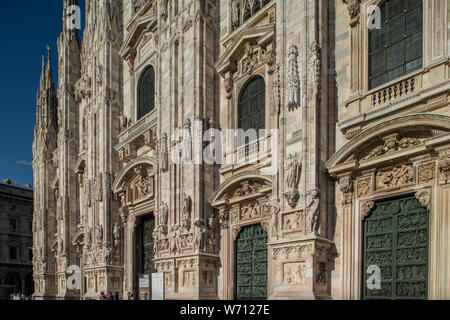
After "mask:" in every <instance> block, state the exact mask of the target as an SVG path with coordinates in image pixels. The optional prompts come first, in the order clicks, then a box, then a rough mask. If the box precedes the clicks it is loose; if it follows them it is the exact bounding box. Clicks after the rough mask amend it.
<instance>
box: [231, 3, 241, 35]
mask: <svg viewBox="0 0 450 320" xmlns="http://www.w3.org/2000/svg"><path fill="white" fill-rule="evenodd" d="M240 5H241V0H231V21H232V24H233V29H236V28H238V27H239V25H240V21H241V18H240V14H239V13H240Z"/></svg>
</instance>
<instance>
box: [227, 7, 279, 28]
mask: <svg viewBox="0 0 450 320" xmlns="http://www.w3.org/2000/svg"><path fill="white" fill-rule="evenodd" d="M270 1H271V0H232V3H231V6H232V15H233V18H232V19H233V27H234V29H236V28H238V27H239V26H240V25H242V24H243V23H244V22H245V21H247V20H248V19H250V18H251V17H252V16H253V15H254V14H256V13H257V12H258V11H259V10H261V8H263V7H264V6H265V5H266V4H268V3H269V2H270Z"/></svg>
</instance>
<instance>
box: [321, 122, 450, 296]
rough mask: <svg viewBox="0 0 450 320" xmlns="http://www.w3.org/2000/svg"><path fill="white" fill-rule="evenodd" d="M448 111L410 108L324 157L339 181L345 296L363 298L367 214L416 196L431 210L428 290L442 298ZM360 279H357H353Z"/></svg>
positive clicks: (448, 197) (448, 196) (448, 195)
mask: <svg viewBox="0 0 450 320" xmlns="http://www.w3.org/2000/svg"><path fill="white" fill-rule="evenodd" d="M449 133H450V117H449V116H447V115H443V114H431V113H420V114H409V115H402V116H399V117H396V118H393V119H391V120H388V121H385V122H382V123H379V124H376V125H374V126H372V127H370V128H367V129H366V130H364V131H362V132H361V133H359V134H358V135H356V136H355V137H354V138H353V139H352V140H350V141H349V142H348V143H347V144H346V145H344V146H343V147H342V148H341V149H339V150H338V151H337V152H336V153H335V154H334V155H333V156H332V157H331V158H330V160H329V161H328V162H327V163H326V167H327V169H328V171H329V173H330V175H331V176H332V177H333V178H335V179H336V180H337V181H338V190H339V191H340V192H338V193H337V196H338V197H337V207H338V210H339V211H340V212H341V214H340V216H341V217H342V221H341V225H342V227H341V228H342V229H341V234H342V235H345V237H346V241H343V242H342V244H341V248H338V250H339V251H341V252H342V258H341V262H340V263H342V266H341V268H342V270H343V274H342V284H343V288H342V298H343V299H361V298H363V297H364V296H363V294H362V293H363V287H362V286H363V285H365V284H364V283H363V279H364V274H363V265H362V260H363V259H362V256H363V255H364V250H363V248H364V243H363V241H364V238H363V236H362V234H363V233H364V230H363V228H364V226H365V223H364V221H365V218H366V217H367V216H368V214H369V213H370V212H371V210H372V209H373V208H374V206H375V204H376V203H379V202H383V201H389V200H391V199H395V198H403V197H411V196H415V197H416V198H417V199H418V203H420V205H421V206H423V207H425V208H427V210H429V219H430V229H429V234H428V238H429V250H428V252H429V253H430V256H429V258H428V261H429V270H440V271H439V272H429V273H428V279H427V281H428V283H429V286H428V288H427V294H426V296H427V297H428V298H429V299H439V297H445V296H446V294H448V289H447V288H446V287H445V286H444V285H443V284H442V281H439V280H438V279H439V275H440V274H446V273H448V267H447V266H446V265H448V261H446V262H445V263H442V264H441V262H440V261H441V260H440V259H441V257H448V256H449V254H450V249H449V248H448V246H447V247H443V246H442V245H441V243H442V242H443V241H444V242H445V241H446V240H445V239H447V238H448V236H449V230H448V228H447V227H445V223H444V221H446V220H447V215H448V209H447V208H448V203H450V191H449V190H450V179H449V178H450V165H449V163H450V134H449ZM355 279H356V281H355Z"/></svg>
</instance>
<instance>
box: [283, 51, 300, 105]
mask: <svg viewBox="0 0 450 320" xmlns="http://www.w3.org/2000/svg"><path fill="white" fill-rule="evenodd" d="M297 58H298V49H297V46H295V45H291V47H290V48H289V56H288V70H287V84H286V89H287V103H286V105H287V108H288V110H289V111H292V110H295V109H297V108H298V107H299V106H300V103H301V101H300V76H299V72H298V63H297Z"/></svg>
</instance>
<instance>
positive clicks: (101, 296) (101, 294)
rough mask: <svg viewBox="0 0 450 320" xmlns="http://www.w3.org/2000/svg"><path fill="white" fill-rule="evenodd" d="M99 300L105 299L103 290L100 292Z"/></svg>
mask: <svg viewBox="0 0 450 320" xmlns="http://www.w3.org/2000/svg"><path fill="white" fill-rule="evenodd" d="M100 300H106V295H105V293H104V292H103V291H102V292H101V293H100Z"/></svg>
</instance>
